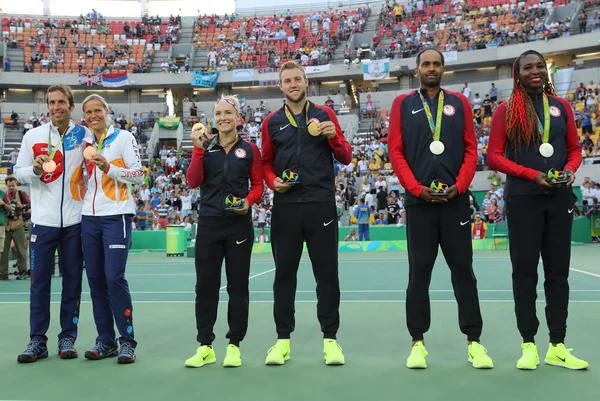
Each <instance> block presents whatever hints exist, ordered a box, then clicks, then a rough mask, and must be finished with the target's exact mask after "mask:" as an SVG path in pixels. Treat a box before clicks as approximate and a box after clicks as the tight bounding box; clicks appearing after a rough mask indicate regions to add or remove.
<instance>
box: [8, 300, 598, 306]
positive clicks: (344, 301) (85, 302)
mask: <svg viewBox="0 0 600 401" xmlns="http://www.w3.org/2000/svg"><path fill="white" fill-rule="evenodd" d="M227 302H229V301H219V303H227ZM340 302H341V303H343V304H369V303H373V304H378V303H384V304H385V303H396V304H403V303H406V301H404V300H400V299H389V300H379V299H367V300H342V301H340ZM430 302H431V303H433V304H442V303H456V300H454V299H441V300H432V301H430ZM479 302H480V303H484V304H487V303H511V304H512V303H514V301H512V300H503V299H488V300H480V301H479ZM536 302H537V303H546V300H539V299H538V300H537V301H536ZM50 303H51V304H60V301H51V302H50ZM81 303H82V304H91V303H92V301H81ZM133 303H134V304H193V303H195V301H133ZM250 303H256V304H272V303H273V301H250ZM296 303H299V304H308V303H310V304H316V303H317V301H316V300H314V301H296ZM569 303H576V304H597V303H600V301H572V300H569ZM1 304H11V305H19V304H23V305H28V304H29V302H26V301H6V302H4V301H0V305H1Z"/></svg>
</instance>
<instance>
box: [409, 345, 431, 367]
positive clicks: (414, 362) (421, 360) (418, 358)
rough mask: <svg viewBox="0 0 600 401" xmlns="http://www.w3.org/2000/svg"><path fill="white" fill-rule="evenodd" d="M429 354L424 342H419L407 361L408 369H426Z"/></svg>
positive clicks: (414, 346)
mask: <svg viewBox="0 0 600 401" xmlns="http://www.w3.org/2000/svg"><path fill="white" fill-rule="evenodd" d="M427 354H428V352H427V350H426V349H425V344H423V341H417V343H416V344H415V345H413V347H412V350H411V351H410V355H409V356H408V359H407V360H406V367H407V368H409V369H426V368H427V361H426V360H425V357H426V356H427Z"/></svg>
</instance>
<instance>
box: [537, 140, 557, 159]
mask: <svg viewBox="0 0 600 401" xmlns="http://www.w3.org/2000/svg"><path fill="white" fill-rule="evenodd" d="M540 154H541V155H542V156H544V157H552V155H553V154H554V147H553V146H552V145H550V144H549V143H542V146H540Z"/></svg>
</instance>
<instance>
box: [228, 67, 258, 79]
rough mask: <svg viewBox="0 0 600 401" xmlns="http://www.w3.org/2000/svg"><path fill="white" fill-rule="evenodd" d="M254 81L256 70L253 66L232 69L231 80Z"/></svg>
mask: <svg viewBox="0 0 600 401" xmlns="http://www.w3.org/2000/svg"><path fill="white" fill-rule="evenodd" d="M249 81H254V70H253V69H252V68H247V69H242V70H232V71H231V82H249Z"/></svg>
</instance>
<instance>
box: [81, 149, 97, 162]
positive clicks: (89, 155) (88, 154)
mask: <svg viewBox="0 0 600 401" xmlns="http://www.w3.org/2000/svg"><path fill="white" fill-rule="evenodd" d="M97 153H98V152H96V149H94V147H92V146H88V147H87V148H85V150H84V151H83V157H84V158H85V160H92V157H94V156H96V154H97Z"/></svg>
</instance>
